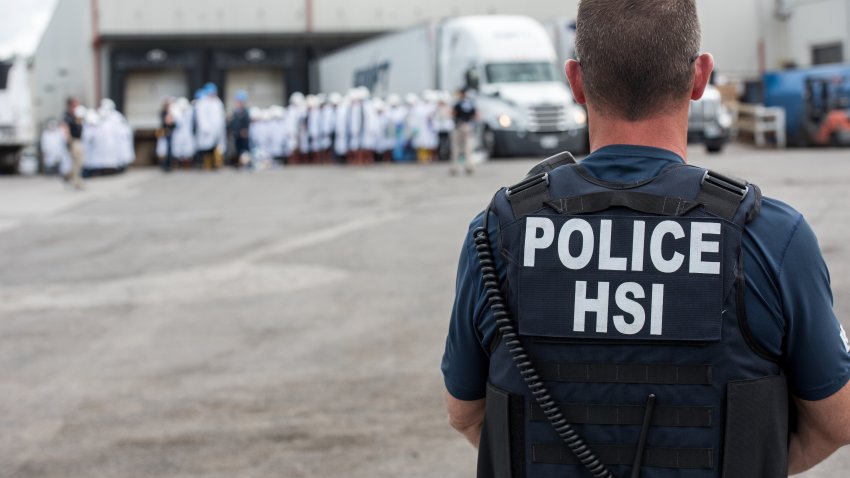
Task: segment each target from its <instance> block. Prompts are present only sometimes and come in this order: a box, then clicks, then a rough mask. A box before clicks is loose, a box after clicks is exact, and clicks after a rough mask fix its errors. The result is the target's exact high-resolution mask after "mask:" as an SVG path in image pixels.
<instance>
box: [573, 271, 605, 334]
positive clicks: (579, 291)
mask: <svg viewBox="0 0 850 478" xmlns="http://www.w3.org/2000/svg"><path fill="white" fill-rule="evenodd" d="M608 287H609V286H608V283H607V282H600V283H599V284H598V286H597V288H598V292H599V294H598V297H597V298H596V299H589V298H588V297H587V282H585V281H578V282H576V296H575V297H576V300H575V315H574V316H573V331H575V332H584V319H585V315H586V314H587V313H588V312H593V313H595V314H596V331H597V332H599V333H602V334H604V333H606V332H608V297H609V296H608Z"/></svg>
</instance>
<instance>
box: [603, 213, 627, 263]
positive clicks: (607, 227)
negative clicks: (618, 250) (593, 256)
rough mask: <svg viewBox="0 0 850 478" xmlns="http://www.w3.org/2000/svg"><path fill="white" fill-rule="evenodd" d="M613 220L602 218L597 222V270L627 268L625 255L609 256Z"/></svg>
mask: <svg viewBox="0 0 850 478" xmlns="http://www.w3.org/2000/svg"><path fill="white" fill-rule="evenodd" d="M612 227H613V221H611V220H610V219H603V220H602V221H601V222H600V224H599V270H601V271H624V270H626V269H628V261H627V260H626V258H625V257H611V229H612Z"/></svg>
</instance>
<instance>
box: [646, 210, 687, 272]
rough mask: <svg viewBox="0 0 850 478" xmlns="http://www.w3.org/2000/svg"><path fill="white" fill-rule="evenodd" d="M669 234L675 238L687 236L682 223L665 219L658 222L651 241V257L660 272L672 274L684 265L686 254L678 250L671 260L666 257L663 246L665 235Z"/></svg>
mask: <svg viewBox="0 0 850 478" xmlns="http://www.w3.org/2000/svg"><path fill="white" fill-rule="evenodd" d="M668 234H669V235H671V236H673V238H674V239H681V238H683V237H685V230H684V229H682V225H681V224H679V223H678V222H674V221H664V222H662V223H660V224H658V226H657V227H656V228H655V230H654V231H652V238H651V239H650V241H649V257H650V259H651V260H652V264H653V265H654V266H655V268H656V269H658V271H659V272H663V273H665V274H672V273H674V272H676V271H677V270H679V268H681V267H682V263H683V262H685V256H683V255H682V254H680V253H678V252H676V253H674V254H673V257H672V258H671V259H669V260H667V259H665V258H664V254H663V253H662V250H663V249H662V246H663V244H664V236H666V235H668Z"/></svg>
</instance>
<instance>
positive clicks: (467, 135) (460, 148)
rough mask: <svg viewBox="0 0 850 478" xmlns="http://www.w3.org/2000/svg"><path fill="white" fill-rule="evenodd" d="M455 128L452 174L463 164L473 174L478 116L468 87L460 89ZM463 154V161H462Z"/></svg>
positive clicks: (453, 133) (454, 112)
mask: <svg viewBox="0 0 850 478" xmlns="http://www.w3.org/2000/svg"><path fill="white" fill-rule="evenodd" d="M453 116H454V122H455V129H454V131H453V132H452V169H451V173H452V174H457V173H458V170H459V169H460V166H461V164H463V165H465V167H466V173H467V174H472V172H473V171H474V165H473V163H472V146H473V143H474V141H475V140H474V138H473V135H474V131H475V129H474V128H473V125H474V122H475V120H476V118H477V116H478V112H477V111H476V110H475V103H473V102H472V100H471V99H470V98H469V96H468V95H467V94H466V89H463V90H461V91H460V98H459V99H458V101H457V103H455V106H454V111H453ZM461 156H463V161H462V162H461V159H460V158H461Z"/></svg>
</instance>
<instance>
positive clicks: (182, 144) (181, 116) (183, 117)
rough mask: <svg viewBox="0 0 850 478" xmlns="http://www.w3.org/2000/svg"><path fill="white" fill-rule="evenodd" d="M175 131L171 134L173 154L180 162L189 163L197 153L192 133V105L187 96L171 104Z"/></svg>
mask: <svg viewBox="0 0 850 478" xmlns="http://www.w3.org/2000/svg"><path fill="white" fill-rule="evenodd" d="M171 116H172V118H174V132H173V133H172V134H171V154H172V155H173V156H174V158H175V159H177V161H178V163H184V164H185V163H188V162H190V161H191V160H192V157H193V156H194V155H195V137H194V135H193V134H192V105H191V104H189V100H187V99H186V98H177V100H175V101H174V103H173V104H172V105H171Z"/></svg>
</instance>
